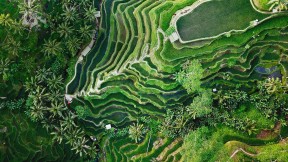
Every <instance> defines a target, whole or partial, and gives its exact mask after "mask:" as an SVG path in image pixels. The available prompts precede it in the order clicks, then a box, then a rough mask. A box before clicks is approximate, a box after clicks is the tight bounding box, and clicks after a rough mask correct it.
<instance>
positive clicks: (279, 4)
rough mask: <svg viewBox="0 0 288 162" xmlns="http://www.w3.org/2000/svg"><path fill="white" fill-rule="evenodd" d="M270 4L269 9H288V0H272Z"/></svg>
mask: <svg viewBox="0 0 288 162" xmlns="http://www.w3.org/2000/svg"><path fill="white" fill-rule="evenodd" d="M268 5H271V6H270V8H269V10H270V11H271V10H273V9H276V10H277V11H282V10H287V9H288V7H287V5H288V0H270V1H269V2H268Z"/></svg>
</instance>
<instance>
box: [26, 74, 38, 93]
mask: <svg viewBox="0 0 288 162" xmlns="http://www.w3.org/2000/svg"><path fill="white" fill-rule="evenodd" d="M38 84H39V82H38V81H37V79H36V77H31V78H30V80H27V81H26V82H25V85H24V87H25V91H26V92H28V91H29V92H31V91H34V90H35V89H36V88H37V85H38Z"/></svg>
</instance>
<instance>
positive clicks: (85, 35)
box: [79, 25, 93, 40]
mask: <svg viewBox="0 0 288 162" xmlns="http://www.w3.org/2000/svg"><path fill="white" fill-rule="evenodd" d="M92 32H93V30H92V26H91V25H84V26H81V27H80V29H79V33H80V34H81V38H82V39H84V40H86V39H90V38H92Z"/></svg>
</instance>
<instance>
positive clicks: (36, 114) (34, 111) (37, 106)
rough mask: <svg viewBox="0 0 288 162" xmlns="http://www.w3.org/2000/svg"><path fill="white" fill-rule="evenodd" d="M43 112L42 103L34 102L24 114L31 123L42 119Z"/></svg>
mask: <svg viewBox="0 0 288 162" xmlns="http://www.w3.org/2000/svg"><path fill="white" fill-rule="evenodd" d="M44 110H46V109H45V108H44V107H43V105H42V102H39V101H36V100H34V102H33V105H32V106H31V107H29V109H28V110H27V112H26V113H27V114H28V115H29V117H30V118H31V120H32V121H39V120H42V119H44Z"/></svg>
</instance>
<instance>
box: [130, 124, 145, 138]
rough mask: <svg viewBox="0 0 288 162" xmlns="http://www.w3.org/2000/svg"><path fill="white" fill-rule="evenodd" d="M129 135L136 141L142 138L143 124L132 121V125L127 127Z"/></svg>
mask: <svg viewBox="0 0 288 162" xmlns="http://www.w3.org/2000/svg"><path fill="white" fill-rule="evenodd" d="M129 137H130V138H132V139H133V140H135V142H136V143H138V142H139V141H140V140H141V138H143V124H139V123H138V122H137V124H136V125H135V123H133V125H130V127H129Z"/></svg>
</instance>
